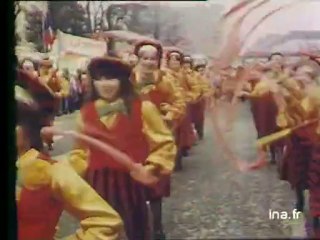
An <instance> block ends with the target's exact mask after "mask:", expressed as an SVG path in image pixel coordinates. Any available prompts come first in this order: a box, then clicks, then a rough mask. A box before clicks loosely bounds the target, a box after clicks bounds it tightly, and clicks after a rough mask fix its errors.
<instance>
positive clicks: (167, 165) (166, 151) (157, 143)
mask: <svg viewBox="0 0 320 240" xmlns="http://www.w3.org/2000/svg"><path fill="white" fill-rule="evenodd" d="M142 119H143V132H144V134H145V135H146V137H147V141H148V143H149V146H150V153H149V156H148V158H147V159H146V162H147V164H149V165H151V166H153V167H154V168H155V170H156V171H157V172H160V173H161V174H170V173H171V172H172V170H173V167H174V161H175V156H176V153H177V147H176V145H175V142H174V138H173V136H172V133H171V131H170V130H169V129H168V127H167V126H166V124H165V123H164V121H163V120H162V118H161V115H160V112H159V111H158V109H157V108H156V106H155V105H153V104H152V103H151V102H149V101H143V103H142Z"/></svg>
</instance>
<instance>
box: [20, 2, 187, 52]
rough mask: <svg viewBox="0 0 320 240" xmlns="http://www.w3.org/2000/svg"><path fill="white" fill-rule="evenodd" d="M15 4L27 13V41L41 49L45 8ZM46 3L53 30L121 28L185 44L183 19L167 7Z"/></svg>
mask: <svg viewBox="0 0 320 240" xmlns="http://www.w3.org/2000/svg"><path fill="white" fill-rule="evenodd" d="M15 4H16V14H17V15H18V14H21V13H22V12H23V13H24V14H25V16H26V17H25V20H26V22H27V23H26V30H25V32H26V34H25V35H26V41H28V42H32V43H34V44H35V45H36V48H37V50H38V51H41V50H42V48H43V45H42V31H43V21H44V17H45V16H44V13H45V11H44V9H41V8H40V7H39V5H38V4H37V2H35V1H34V2H33V3H31V6H30V7H29V8H24V7H23V4H21V2H19V1H16V2H15ZM46 4H47V5H46V10H47V11H48V12H49V15H50V18H51V19H50V23H51V27H52V29H53V30H54V31H56V30H57V29H59V30H61V31H63V32H66V33H70V34H73V35H77V36H87V35H88V34H92V33H94V32H98V31H107V30H115V29H118V30H121V29H122V30H129V31H133V32H136V33H139V34H143V35H149V36H150V35H151V36H153V37H155V38H157V39H159V40H161V41H163V42H164V43H165V44H168V45H176V46H177V45H178V46H179V44H180V43H182V42H184V44H185V39H184V38H183V29H182V28H181V22H180V19H179V17H178V15H177V14H176V13H175V12H174V11H173V10H172V9H170V8H168V7H166V8H163V7H162V8H160V7H159V6H157V5H146V4H139V3H122V4H114V3H113V2H112V1H110V2H104V1H80V2H77V1H47V3H46ZM19 40H21V39H19V37H17V41H18V42H19Z"/></svg>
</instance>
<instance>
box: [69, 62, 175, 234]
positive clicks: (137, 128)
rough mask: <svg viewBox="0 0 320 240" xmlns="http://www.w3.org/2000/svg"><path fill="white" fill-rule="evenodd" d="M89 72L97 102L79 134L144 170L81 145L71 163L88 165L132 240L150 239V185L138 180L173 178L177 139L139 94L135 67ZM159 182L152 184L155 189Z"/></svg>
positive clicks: (83, 115) (115, 65)
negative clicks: (133, 76)
mask: <svg viewBox="0 0 320 240" xmlns="http://www.w3.org/2000/svg"><path fill="white" fill-rule="evenodd" d="M88 73H89V76H90V78H91V82H92V86H91V90H92V92H91V99H90V100H89V101H88V103H86V104H85V105H84V106H83V107H82V108H81V110H80V117H79V123H78V124H79V125H78V128H79V131H80V132H84V133H88V135H89V136H90V137H93V138H95V139H98V140H100V141H101V142H104V143H107V144H109V145H111V146H113V147H115V148H116V149H119V150H120V151H122V152H124V153H125V154H127V155H128V156H129V157H130V158H132V159H133V160H134V161H135V166H136V169H138V170H136V173H135V172H129V171H128V170H127V169H126V168H124V167H123V166H121V165H119V164H116V163H115V162H113V161H112V159H113V157H112V156H111V155H108V154H105V153H104V152H102V151H99V150H97V149H95V148H94V147H92V146H88V145H87V144H85V143H84V142H81V141H79V142H78V143H77V144H76V146H75V149H74V151H72V153H71V155H70V158H71V159H73V161H77V162H81V161H83V162H86V163H87V164H88V168H87V170H86V174H85V175H86V179H87V181H88V182H89V183H90V185H91V186H92V187H93V188H94V189H95V190H96V191H97V192H98V193H99V194H100V196H102V197H103V198H104V199H105V200H106V201H108V202H109V203H110V204H111V206H112V207H113V208H114V209H115V210H116V211H117V212H119V214H120V216H121V217H122V218H123V220H124V225H125V231H126V234H127V237H128V239H129V240H143V239H149V238H148V237H150V236H148V235H149V233H148V221H149V220H150V219H148V214H147V206H146V200H147V195H146V190H147V188H148V187H149V186H147V187H146V186H145V185H146V184H148V183H146V182H141V181H139V179H138V178H137V175H143V176H145V178H149V179H154V178H155V177H156V178H161V177H163V176H167V175H170V173H171V171H172V169H173V167H174V158H175V155H176V146H175V144H174V140H173V136H172V134H171V131H170V130H169V129H168V128H167V126H166V124H165V122H164V121H163V120H162V119H161V115H160V113H159V111H158V109H157V108H156V106H155V105H154V104H153V103H151V102H150V101H146V100H145V101H142V100H140V98H139V96H138V95H136V94H135V92H134V89H133V86H132V83H131V82H130V76H131V74H132V72H131V68H130V66H128V65H126V64H124V63H123V62H121V61H120V60H117V59H112V58H95V59H92V61H91V62H90V63H89V65H88ZM137 172H138V174H137ZM132 177H133V178H134V179H132ZM156 183H157V182H156V181H150V183H149V185H151V186H150V187H152V186H153V185H155V184H156Z"/></svg>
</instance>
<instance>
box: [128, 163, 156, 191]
mask: <svg viewBox="0 0 320 240" xmlns="http://www.w3.org/2000/svg"><path fill="white" fill-rule="evenodd" d="M130 176H131V177H132V178H133V179H134V180H136V181H137V182H140V183H142V184H143V185H146V186H153V185H155V184H156V183H157V182H158V181H159V179H158V178H157V177H155V176H154V175H153V174H152V171H150V170H149V169H147V168H146V167H145V166H143V165H142V164H140V163H135V164H134V167H133V169H132V170H131V172H130Z"/></svg>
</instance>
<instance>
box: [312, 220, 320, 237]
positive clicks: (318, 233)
mask: <svg viewBox="0 0 320 240" xmlns="http://www.w3.org/2000/svg"><path fill="white" fill-rule="evenodd" d="M313 237H314V239H320V219H319V217H314V218H313Z"/></svg>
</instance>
